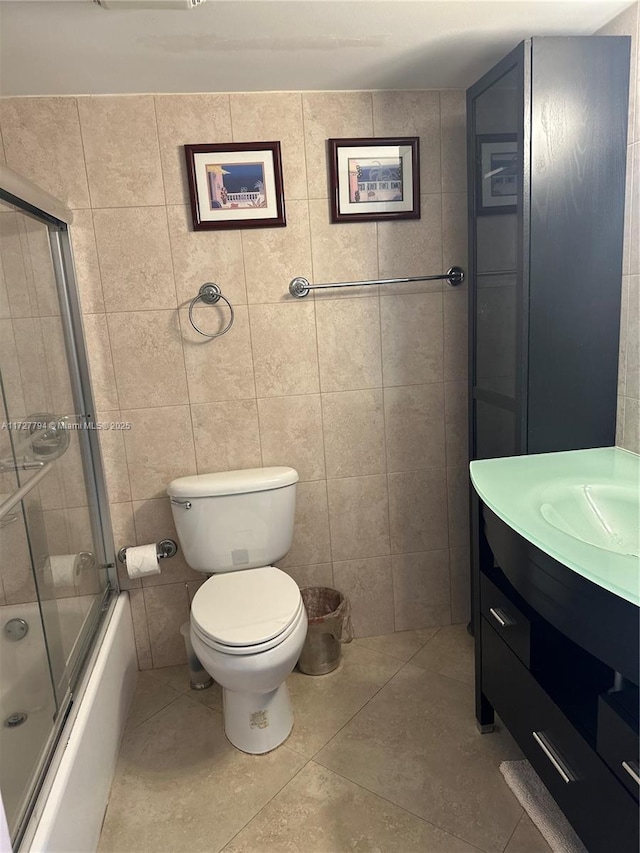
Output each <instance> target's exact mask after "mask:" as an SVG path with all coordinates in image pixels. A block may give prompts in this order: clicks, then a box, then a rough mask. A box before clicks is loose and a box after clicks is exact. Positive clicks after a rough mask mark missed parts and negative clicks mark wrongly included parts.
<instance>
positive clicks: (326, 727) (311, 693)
mask: <svg viewBox="0 0 640 853" xmlns="http://www.w3.org/2000/svg"><path fill="white" fill-rule="evenodd" d="M401 666H402V661H399V660H397V659H396V658H392V657H390V656H389V655H382V654H379V653H378V652H374V651H372V650H371V649H366V648H363V647H362V646H357V645H355V644H351V645H345V646H343V647H342V662H341V663H340V666H339V667H338V669H335V670H334V671H333V672H330V673H328V674H327V675H303V673H301V672H297V671H296V672H294V673H292V674H291V675H290V676H289V679H288V681H287V684H288V686H289V693H290V695H291V702H292V705H293V718H294V724H293V732H292V733H291V735H290V737H289V740H288V741H287V746H289V747H290V748H291V749H295V750H296V752H300V753H301V754H302V755H306V756H307V757H308V758H311V757H312V756H313V755H315V753H316V752H317V751H318V750H319V749H321V748H322V747H323V746H324V745H325V744H326V743H327V742H328V741H329V740H330V739H331V738H332V737H333V736H334V735H335V733H336V732H337V731H339V730H340V729H341V728H342V726H344V725H345V723H347V722H349V720H350V719H351V717H353V715H354V714H355V713H356V712H357V711H358V710H359V709H360V708H362V706H363V705H364V704H365V703H366V702H368V700H369V699H371V697H372V696H373V695H374V694H375V693H376V692H377V691H378V690H379V689H380V688H381V687H382V685H383V684H385V683H386V682H387V681H388V680H389V679H390V678H391V676H392V675H394V673H396V672H397V671H398V670H399V669H400V667H401Z"/></svg>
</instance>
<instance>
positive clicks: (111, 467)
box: [97, 411, 131, 503]
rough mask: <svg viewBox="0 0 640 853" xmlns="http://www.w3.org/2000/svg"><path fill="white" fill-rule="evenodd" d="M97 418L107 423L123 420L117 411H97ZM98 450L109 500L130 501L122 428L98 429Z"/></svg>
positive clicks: (115, 501)
mask: <svg viewBox="0 0 640 853" xmlns="http://www.w3.org/2000/svg"><path fill="white" fill-rule="evenodd" d="M97 418H98V420H99V421H103V422H105V423H109V424H111V423H113V424H115V423H119V422H121V421H122V420H123V418H122V415H121V413H120V412H119V411H109V412H99V413H98V415H97ZM100 450H101V452H102V463H103V465H104V473H105V479H106V481H107V492H108V493H109V500H110V501H111V502H112V503H119V502H120V501H130V500H131V488H130V486H129V469H128V468H127V456H126V453H125V449H124V430H121V429H102V430H100Z"/></svg>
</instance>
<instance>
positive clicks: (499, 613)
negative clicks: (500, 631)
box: [489, 607, 514, 628]
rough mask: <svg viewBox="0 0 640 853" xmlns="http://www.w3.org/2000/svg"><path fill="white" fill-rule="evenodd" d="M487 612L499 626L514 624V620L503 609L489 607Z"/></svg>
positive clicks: (505, 626)
mask: <svg viewBox="0 0 640 853" xmlns="http://www.w3.org/2000/svg"><path fill="white" fill-rule="evenodd" d="M489 613H490V614H491V615H492V616H493V618H494V619H495V620H496V622H497V623H498V625H499V626H500V627H501V628H507V627H508V626H509V625H513V624H514V620H513V619H511V617H510V616H507V614H506V613H505V612H504V610H498V608H497V607H490V608H489Z"/></svg>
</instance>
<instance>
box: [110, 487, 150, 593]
mask: <svg viewBox="0 0 640 853" xmlns="http://www.w3.org/2000/svg"><path fill="white" fill-rule="evenodd" d="M109 510H110V513H111V528H112V530H113V544H114V546H115V550H116V554H117V553H118V551H119V550H120V548H128V547H129V546H130V545H135V544H136V529H135V526H134V524H133V506H132V504H131V502H127V503H112V504H111V505H110V507H109ZM116 569H117V571H118V582H119V584H120V589H140V587H141V586H142V581H141V580H140V579H139V578H133V579H132V578H130V577H129V575H128V574H127V567H126V565H123V564H122V563H121V562H120V560H118V559H116Z"/></svg>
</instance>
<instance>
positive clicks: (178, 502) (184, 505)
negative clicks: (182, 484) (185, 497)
mask: <svg viewBox="0 0 640 853" xmlns="http://www.w3.org/2000/svg"><path fill="white" fill-rule="evenodd" d="M170 500H171V503H172V504H173V505H174V506H181V507H182V508H183V509H191V501H181V500H179V499H178V498H170Z"/></svg>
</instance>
